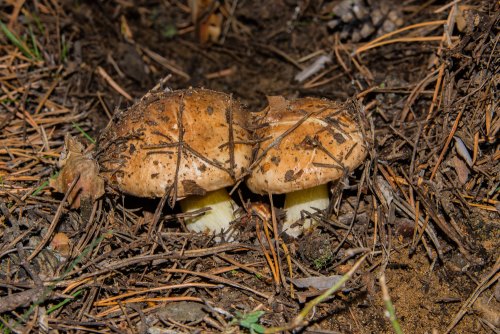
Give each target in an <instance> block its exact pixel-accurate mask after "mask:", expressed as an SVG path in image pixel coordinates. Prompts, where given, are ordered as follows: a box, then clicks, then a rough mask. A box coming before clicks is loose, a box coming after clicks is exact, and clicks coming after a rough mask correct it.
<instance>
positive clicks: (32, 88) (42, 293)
mask: <svg viewBox="0 0 500 334" xmlns="http://www.w3.org/2000/svg"><path fill="white" fill-rule="evenodd" d="M499 16H500V7H499V4H498V2H497V1H484V2H481V1H467V0H463V1H460V0H458V1H437V0H431V1H415V0H408V1H400V2H396V1H390V0H387V1H369V0H352V1H349V0H344V1H338V0H337V1H308V0H304V1H289V0H276V1H263V0H257V1H245V0H225V1H211V0H192V1H189V3H188V1H181V0H163V1H159V0H158V1H139V0H138V1H132V0H109V1H69V0H68V1H64V0H37V1H24V0H6V1H3V2H0V21H1V23H0V24H1V26H0V30H1V31H0V210H1V211H0V212H1V213H0V328H1V330H2V331H4V332H6V333H9V332H12V333H28V332H40V333H42V332H45V333H59V332H61V333H62V332H75V333H76V332H82V333H86V332H88V333H110V332H115V333H151V334H156V333H195V332H226V333H236V332H256V333H262V332H284V331H288V332H293V331H294V332H302V333H390V332H397V330H398V329H397V327H398V325H397V324H399V326H400V327H401V330H402V332H404V333H498V332H499V328H500V283H499V277H500V272H499V269H500V252H499V249H500V229H499V227H500V200H499V194H500V173H499V171H500V164H499V161H500V146H499V141H498V138H499V136H498V133H499V129H500V112H499V107H498V101H499V100H500V99H499V96H498V89H499V79H500V77H499V73H500V72H499V68H500V54H499V49H500V48H499V44H498V42H499V38H500V37H499V36H500V34H499V27H500V22H499ZM160 82H161V83H160ZM158 83H160V86H161V87H162V88H167V87H168V88H170V89H184V88H188V87H205V88H209V89H213V90H218V91H223V92H226V93H230V94H232V96H233V97H235V98H237V99H238V100H239V101H241V102H242V103H243V104H244V105H245V108H246V110H247V111H248V112H249V113H254V112H257V111H259V110H261V109H262V108H264V107H265V106H266V104H267V99H266V97H267V96H276V95H281V96H285V97H286V98H289V99H293V98H299V97H304V96H314V97H322V98H328V99H331V100H336V101H345V100H348V99H350V100H355V101H357V103H358V104H359V105H360V106H362V108H361V110H360V114H361V115H360V122H361V126H362V127H363V128H364V129H365V133H366V134H367V135H366V138H365V140H366V145H367V147H368V148H369V155H368V158H367V160H366V162H365V163H364V164H363V165H362V166H360V167H359V168H358V169H356V170H355V171H354V172H353V173H352V174H351V175H348V176H346V178H345V179H344V180H342V182H337V183H333V184H331V185H330V187H331V195H332V196H331V197H332V198H331V205H330V209H329V210H328V212H323V213H321V217H322V219H321V221H320V222H318V224H317V225H316V227H315V228H314V229H313V230H312V231H308V232H307V233H305V234H304V235H303V236H301V237H300V238H298V239H297V240H292V239H290V238H286V237H285V236H282V235H274V234H273V231H276V229H271V230H270V231H269V234H268V235H267V236H266V237H263V238H267V239H268V240H269V242H261V243H259V238H258V236H257V235H258V233H260V234H262V233H263V232H262V226H263V225H262V224H263V222H262V220H261V217H260V216H258V215H255V214H254V213H255V212H254V211H252V207H253V206H254V205H269V204H270V201H269V198H268V196H258V195H255V194H252V193H250V191H249V190H248V189H247V188H246V187H245V185H244V184H242V185H241V186H240V187H239V189H238V191H236V192H235V193H234V194H233V199H234V200H235V201H236V202H237V203H238V204H239V205H241V206H242V208H244V209H243V215H242V216H241V217H240V218H239V219H238V220H237V221H235V222H234V224H233V227H234V229H235V230H236V231H237V232H238V233H236V234H235V240H234V241H233V242H228V243H225V242H223V243H217V242H216V239H215V238H213V236H208V235H203V234H195V233H189V232H188V231H186V230H185V229H184V225H183V224H182V223H180V222H181V221H182V219H181V218H179V215H178V213H179V208H177V206H176V207H174V208H170V207H168V205H165V207H163V206H161V205H160V200H159V199H138V198H133V197H131V196H126V195H124V194H119V193H117V192H116V191H114V190H113V189H110V188H109V187H108V188H107V189H106V193H105V195H104V196H103V197H101V198H100V199H99V200H98V201H96V202H95V203H94V205H93V206H92V207H91V208H90V210H89V211H88V212H84V210H83V209H82V210H80V209H73V208H71V207H70V206H69V205H68V204H67V200H66V199H67V196H64V194H59V193H56V192H55V191H54V189H52V188H51V187H50V186H49V181H50V179H54V178H55V177H56V176H57V173H58V171H59V166H58V161H59V158H60V155H61V152H62V151H63V148H64V138H65V136H66V134H68V133H70V134H72V135H73V136H74V137H76V138H78V139H79V140H80V141H81V142H82V143H83V144H84V145H85V146H86V147H87V148H88V152H92V148H93V145H94V143H95V141H96V140H98V139H99V133H100V131H101V130H102V129H103V128H104V127H105V126H106V125H107V123H108V122H109V121H110V119H111V118H112V116H113V114H115V113H116V112H117V111H119V110H124V109H126V108H127V107H129V106H131V105H132V104H133V102H134V101H137V100H139V99H140V98H141V97H142V96H143V95H144V94H145V93H147V92H148V91H149V90H150V89H152V88H153V87H154V86H155V85H156V84H158ZM283 201H284V200H283V196H282V195H276V196H274V197H273V204H274V207H275V208H273V209H272V210H271V214H272V215H273V218H276V217H278V218H279V217H280V216H279V215H277V214H276V213H277V212H279V209H280V208H282V207H283ZM259 203H260V204H259ZM157 211H158V212H157ZM155 213H157V214H155ZM271 221H273V224H280V223H281V222H280V221H279V220H278V221H276V220H275V219H273V220H270V221H269V222H264V223H270V222H271ZM266 233H267V232H266ZM271 239H272V241H273V242H271ZM338 277H344V278H346V279H348V280H347V282H346V283H345V285H343V286H342V287H340V289H337V291H335V292H333V293H329V294H328V295H325V298H326V299H325V300H323V301H321V302H317V301H314V298H315V297H316V296H319V295H321V294H322V293H323V292H324V291H323V290H321V288H320V289H319V290H318V289H316V288H315V287H318V286H319V285H324V283H325V281H327V280H328V279H331V278H338ZM302 278H311V279H310V280H298V279H302ZM323 289H324V288H323ZM386 297H390V300H391V301H392V305H393V306H394V309H395V313H394V314H395V317H396V318H395V321H394V322H392V323H391V321H390V319H389V318H388V317H387V315H386V314H387V313H388V309H390V306H387V305H388V304H387V303H386V301H387V300H386V299H387V298H386ZM308 303H309V304H308ZM311 303H312V304H311ZM310 306H311V307H310ZM396 323H397V324H396Z"/></svg>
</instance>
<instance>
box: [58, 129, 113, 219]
mask: <svg viewBox="0 0 500 334" xmlns="http://www.w3.org/2000/svg"><path fill="white" fill-rule="evenodd" d="M59 164H60V165H61V166H62V169H61V170H60V172H59V175H58V176H57V178H56V179H53V180H50V186H51V187H52V188H54V189H55V190H56V191H57V192H60V193H66V192H67V191H68V190H69V187H70V185H71V183H73V181H74V180H75V179H76V178H77V177H78V175H79V176H80V177H79V179H78V182H77V183H76V185H75V186H74V187H73V189H72V191H71V192H70V194H69V196H68V203H70V205H71V207H72V208H74V209H78V208H79V207H80V204H81V203H80V202H81V199H82V198H87V199H90V200H91V201H92V202H93V201H95V200H96V199H98V198H99V197H101V196H102V195H104V180H103V179H102V178H101V177H100V176H99V166H98V164H97V162H96V161H94V160H93V159H92V158H91V157H88V156H86V155H84V154H83V145H82V144H81V143H80V142H78V141H77V140H76V139H74V138H73V137H71V136H70V135H68V136H66V138H65V148H64V151H63V153H61V158H60V161H59Z"/></svg>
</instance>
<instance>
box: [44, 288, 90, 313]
mask: <svg viewBox="0 0 500 334" xmlns="http://www.w3.org/2000/svg"><path fill="white" fill-rule="evenodd" d="M82 293H83V289H82V290H78V291H76V292H75V293H73V294H71V296H73V298H66V299H64V300H63V301H62V302H60V303H58V304H56V305H54V306H52V307H51V308H49V309H48V310H47V314H51V313H52V312H54V311H56V310H58V309H60V308H61V307H63V306H64V305H66V304H67V303H69V302H71V301H73V300H74V299H75V298H76V297H78V296H79V295H81V294H82Z"/></svg>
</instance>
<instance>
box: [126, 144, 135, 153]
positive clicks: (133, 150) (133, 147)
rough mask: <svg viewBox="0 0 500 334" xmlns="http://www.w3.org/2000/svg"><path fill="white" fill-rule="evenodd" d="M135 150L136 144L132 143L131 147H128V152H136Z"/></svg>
mask: <svg viewBox="0 0 500 334" xmlns="http://www.w3.org/2000/svg"><path fill="white" fill-rule="evenodd" d="M135 151H136V149H135V145H134V144H130V147H129V148H128V153H130V154H134V152H135Z"/></svg>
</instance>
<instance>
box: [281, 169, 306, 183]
mask: <svg viewBox="0 0 500 334" xmlns="http://www.w3.org/2000/svg"><path fill="white" fill-rule="evenodd" d="M303 173H304V170H303V169H301V170H299V171H298V172H297V173H294V172H293V170H291V169H289V170H287V171H286V173H285V182H292V181H295V180H297V179H298V178H299V177H300V176H301V175H302V174H303Z"/></svg>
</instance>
